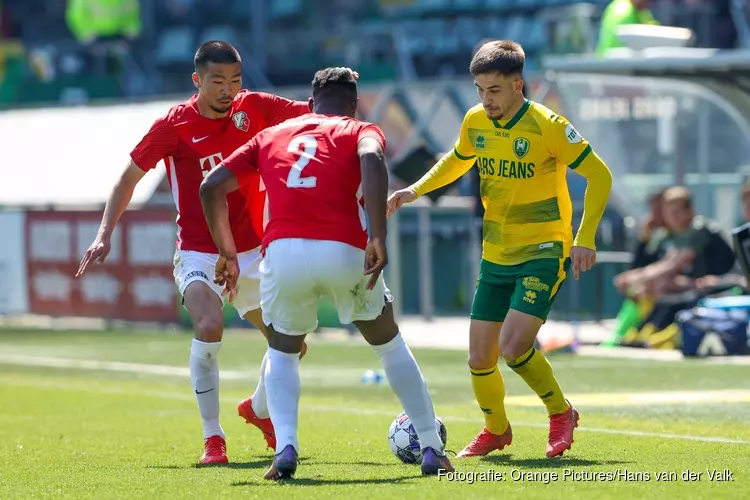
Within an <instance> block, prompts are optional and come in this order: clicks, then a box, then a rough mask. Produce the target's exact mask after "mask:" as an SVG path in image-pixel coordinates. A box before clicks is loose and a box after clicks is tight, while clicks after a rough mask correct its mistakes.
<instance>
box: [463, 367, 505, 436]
mask: <svg viewBox="0 0 750 500" xmlns="http://www.w3.org/2000/svg"><path fill="white" fill-rule="evenodd" d="M471 387H472V388H473V389H474V397H476V398H477V403H479V408H481V409H482V412H483V413H484V423H485V427H487V430H488V431H490V432H491V433H492V434H502V433H503V432H505V430H506V429H507V428H508V417H507V416H506V415H505V403H504V399H505V384H504V383H503V376H502V375H501V374H500V368H499V367H498V366H497V365H495V366H493V367H492V368H488V369H486V370H471Z"/></svg>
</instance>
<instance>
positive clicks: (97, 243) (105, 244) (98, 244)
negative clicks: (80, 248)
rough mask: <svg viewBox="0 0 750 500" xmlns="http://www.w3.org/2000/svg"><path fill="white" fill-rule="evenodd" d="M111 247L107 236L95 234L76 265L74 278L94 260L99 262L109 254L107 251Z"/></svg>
mask: <svg viewBox="0 0 750 500" xmlns="http://www.w3.org/2000/svg"><path fill="white" fill-rule="evenodd" d="M111 249H112V244H111V243H110V241H109V238H104V237H102V236H97V237H96V239H95V240H94V242H93V243H92V244H91V246H90V247H89V249H88V250H86V253H85V254H84V255H83V258H82V259H81V263H80V264H79V265H78V271H77V272H76V278H79V277H81V276H83V273H85V272H86V270H87V269H88V268H89V266H90V265H91V264H92V263H94V262H96V263H98V264H101V263H102V262H104V259H106V258H107V255H109V251H110V250H111Z"/></svg>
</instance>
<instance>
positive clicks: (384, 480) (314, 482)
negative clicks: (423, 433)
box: [231, 475, 422, 486]
mask: <svg viewBox="0 0 750 500" xmlns="http://www.w3.org/2000/svg"><path fill="white" fill-rule="evenodd" d="M421 477H422V476H420V475H415V476H399V477H377V478H361V479H316V478H313V477H298V478H294V479H285V480H282V481H279V482H278V484H289V485H295V486H326V485H346V484H393V483H400V482H402V481H408V480H411V479H419V478H421ZM268 483H269V484H273V483H272V482H271V481H268ZM231 484H232V486H258V483H257V482H252V481H238V482H234V483H231Z"/></svg>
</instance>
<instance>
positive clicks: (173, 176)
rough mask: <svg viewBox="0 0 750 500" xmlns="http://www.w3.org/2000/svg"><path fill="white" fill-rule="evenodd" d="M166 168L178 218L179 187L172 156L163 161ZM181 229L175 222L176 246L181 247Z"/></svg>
mask: <svg viewBox="0 0 750 500" xmlns="http://www.w3.org/2000/svg"><path fill="white" fill-rule="evenodd" d="M165 165H166V167H167V170H168V171H169V181H170V182H169V187H170V189H171V191H172V199H173V200H174V206H175V208H176V209H177V218H178V219H179V218H180V187H179V185H178V184H177V169H176V168H175V165H174V157H173V156H170V157H168V158H167V161H166V162H165ZM181 232H182V229H181V228H180V225H179V224H177V248H179V249H182V236H181V235H180V233H181Z"/></svg>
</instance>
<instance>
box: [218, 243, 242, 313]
mask: <svg viewBox="0 0 750 500" xmlns="http://www.w3.org/2000/svg"><path fill="white" fill-rule="evenodd" d="M239 277H240V264H239V262H237V257H236V256H235V257H231V258H230V257H225V256H223V255H220V256H219V258H218V260H217V261H216V269H215V270H214V283H216V284H217V285H220V286H223V287H224V291H223V292H221V296H222V297H224V296H226V295H227V294H229V302H230V303H233V302H234V296H235V295H236V294H237V280H238V279H239Z"/></svg>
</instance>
